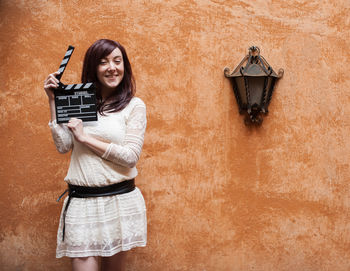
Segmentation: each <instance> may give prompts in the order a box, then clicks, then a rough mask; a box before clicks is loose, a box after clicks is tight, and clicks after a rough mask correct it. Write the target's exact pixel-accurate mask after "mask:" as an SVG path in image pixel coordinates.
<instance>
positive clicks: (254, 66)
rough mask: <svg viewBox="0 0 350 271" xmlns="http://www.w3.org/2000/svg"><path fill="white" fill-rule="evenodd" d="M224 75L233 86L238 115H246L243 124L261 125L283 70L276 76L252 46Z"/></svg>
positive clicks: (226, 69) (257, 49)
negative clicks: (231, 70)
mask: <svg viewBox="0 0 350 271" xmlns="http://www.w3.org/2000/svg"><path fill="white" fill-rule="evenodd" d="M244 65H245V66H244ZM224 73H225V76H226V77H227V78H230V79H231V82H232V84H233V91H234V93H235V97H236V100H237V103H238V107H239V113H240V114H244V113H246V118H245V121H244V122H245V124H246V125H248V124H251V123H253V124H258V125H259V124H261V123H262V121H263V119H262V116H261V115H262V114H267V113H268V106H269V104H270V101H271V97H272V93H273V89H274V87H275V84H276V81H277V80H278V79H279V78H281V77H282V76H283V73H284V71H283V69H279V71H278V75H277V74H276V73H275V72H274V70H273V69H272V68H271V66H270V65H269V64H268V63H267V61H266V60H265V58H264V57H263V56H261V55H260V49H259V48H258V47H256V46H252V47H250V48H249V54H248V55H246V56H245V57H244V58H243V60H242V61H241V63H239V65H238V66H237V67H236V69H234V71H233V72H232V73H230V69H229V68H227V67H226V68H225V69H224Z"/></svg>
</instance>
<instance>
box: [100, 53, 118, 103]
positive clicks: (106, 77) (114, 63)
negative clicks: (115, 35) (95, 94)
mask: <svg viewBox="0 0 350 271" xmlns="http://www.w3.org/2000/svg"><path fill="white" fill-rule="evenodd" d="M123 77H124V62H123V55H122V52H121V51H120V50H119V48H115V49H114V50H113V51H112V52H111V53H110V54H109V55H108V56H106V57H105V58H102V59H101V61H100V64H99V65H98V66H97V78H98V81H99V82H100V83H101V85H102V87H101V94H102V96H104V94H109V93H111V92H113V91H114V90H115V89H116V87H117V86H118V85H119V84H120V82H121V81H122V80H123Z"/></svg>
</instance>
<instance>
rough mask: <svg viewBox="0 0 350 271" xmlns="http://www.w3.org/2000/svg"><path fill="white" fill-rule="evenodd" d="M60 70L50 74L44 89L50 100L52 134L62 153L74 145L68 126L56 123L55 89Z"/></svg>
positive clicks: (57, 147)
mask: <svg viewBox="0 0 350 271" xmlns="http://www.w3.org/2000/svg"><path fill="white" fill-rule="evenodd" d="M58 74H59V72H54V73H51V74H49V76H48V77H47V78H46V80H45V82H44V89H45V92H46V95H47V97H48V100H49V107H50V115H51V120H50V122H49V126H50V128H51V134H52V138H53V141H54V143H55V145H56V149H57V150H58V151H59V152H60V153H66V152H68V151H69V150H70V149H71V148H72V146H73V139H72V134H71V132H70V131H69V129H68V128H67V126H65V125H62V124H60V125H59V124H57V123H56V110H55V95H54V92H53V91H54V89H55V88H57V87H58V83H59V81H58V79H57V78H56V76H57V75H58Z"/></svg>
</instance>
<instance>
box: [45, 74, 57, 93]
mask: <svg viewBox="0 0 350 271" xmlns="http://www.w3.org/2000/svg"><path fill="white" fill-rule="evenodd" d="M58 74H60V73H59V72H58V71H57V72H54V73H51V74H49V76H48V77H47V78H46V79H45V81H44V89H45V90H48V89H52V88H57V87H58V85H59V80H58V79H57V78H56V76H57V75H58Z"/></svg>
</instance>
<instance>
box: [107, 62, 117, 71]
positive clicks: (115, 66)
mask: <svg viewBox="0 0 350 271" xmlns="http://www.w3.org/2000/svg"><path fill="white" fill-rule="evenodd" d="M116 68H117V65H116V64H115V63H114V62H113V61H111V62H109V65H108V71H115V69H116Z"/></svg>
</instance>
